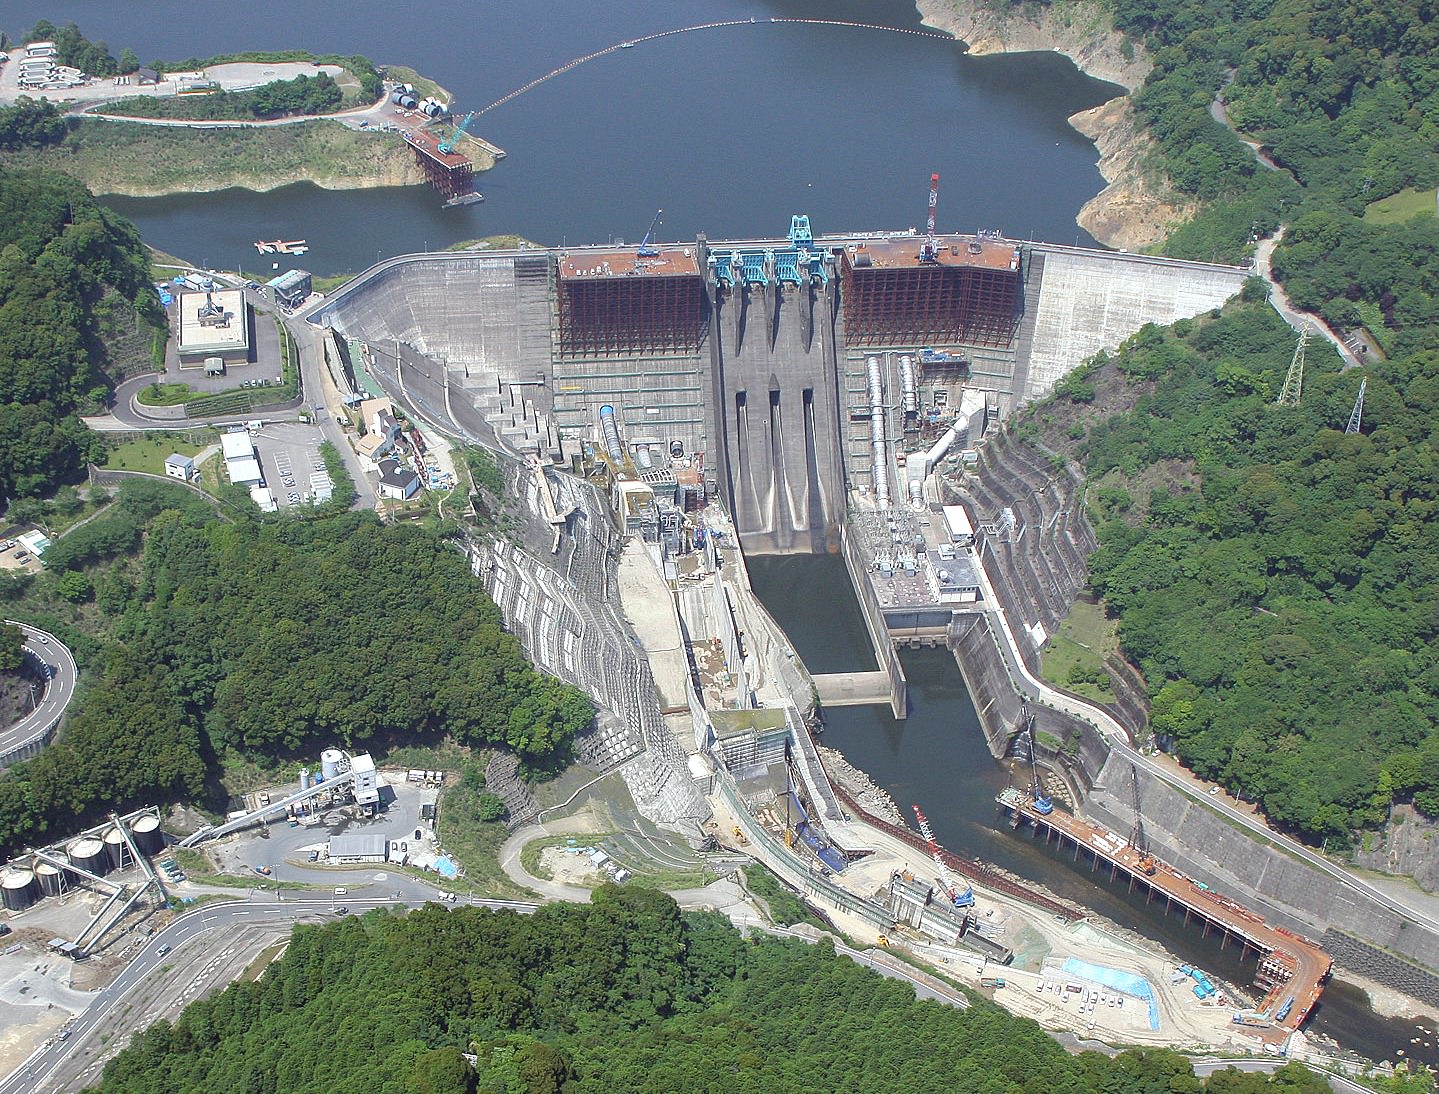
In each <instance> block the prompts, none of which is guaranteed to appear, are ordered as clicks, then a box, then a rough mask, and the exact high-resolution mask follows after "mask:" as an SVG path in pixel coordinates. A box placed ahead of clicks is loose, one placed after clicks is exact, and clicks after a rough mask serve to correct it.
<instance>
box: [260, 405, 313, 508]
mask: <svg viewBox="0 0 1439 1094" xmlns="http://www.w3.org/2000/svg"><path fill="white" fill-rule="evenodd" d="M323 439H324V438H323V436H322V434H321V433H320V428H319V426H315V425H308V424H306V423H304V422H272V423H270V424H269V425H266V426H264V427H262V428H261V429H260V431H259V433H257V434H256V435H255V447H256V449H257V450H258V451H259V453H260V470H261V471H262V472H263V473H264V475H265V485H266V486H268V487H269V488H270V492H271V493H272V494H274V495H275V501H276V502H277V503H278V504H279V505H280V507H281V508H290V507H293V506H296V505H307V504H309V502H310V501H311V499H312V498H313V497H314V493H315V491H314V489H313V487H311V485H310V476H311V475H312V474H314V473H315V472H316V471H323V470H325V461H324V459H323V458H322V457H321V456H320V442H321V441H322V440H323Z"/></svg>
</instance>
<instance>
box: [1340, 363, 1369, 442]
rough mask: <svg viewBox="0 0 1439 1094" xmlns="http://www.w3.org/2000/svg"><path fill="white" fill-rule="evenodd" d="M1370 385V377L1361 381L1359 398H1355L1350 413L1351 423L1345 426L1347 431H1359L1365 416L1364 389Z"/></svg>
mask: <svg viewBox="0 0 1439 1094" xmlns="http://www.w3.org/2000/svg"><path fill="white" fill-rule="evenodd" d="M1368 386H1369V377H1367V376H1366V377H1364V379H1362V380H1360V381H1359V398H1357V399H1355V400H1354V409H1353V410H1352V411H1351V412H1350V414H1349V424H1348V425H1346V426H1345V427H1344V432H1345V433H1358V432H1359V422H1360V420H1361V419H1362V418H1363V417H1364V389H1365V388H1366V387H1368Z"/></svg>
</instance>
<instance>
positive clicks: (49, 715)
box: [0, 619, 76, 770]
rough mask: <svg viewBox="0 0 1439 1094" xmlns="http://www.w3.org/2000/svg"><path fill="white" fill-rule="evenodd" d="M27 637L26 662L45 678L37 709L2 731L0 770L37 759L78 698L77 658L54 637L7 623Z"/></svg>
mask: <svg viewBox="0 0 1439 1094" xmlns="http://www.w3.org/2000/svg"><path fill="white" fill-rule="evenodd" d="M5 622H6V623H8V624H10V625H11V626H15V627H19V628H20V630H21V631H22V632H23V633H24V635H25V660H26V662H27V663H28V665H29V667H30V668H31V670H32V671H34V672H36V673H38V674H39V676H40V677H41V680H42V682H41V684H40V686H41V688H42V690H41V691H40V692H39V694H38V696H37V699H36V702H35V707H34V709H33V710H32V711H31V712H30V713H29V714H27V715H26V716H25V717H23V718H21V719H20V720H19V721H18V722H16V723H15V724H14V725H12V726H10V727H9V728H8V729H5V730H0V770H3V769H4V768H6V767H9V766H10V765H11V764H13V763H15V762H17V761H18V760H23V759H25V758H26V757H27V756H33V755H35V753H37V752H39V751H40V750H41V749H42V748H44V747H45V745H47V744H48V743H49V742H50V738H51V737H52V736H53V735H54V732H55V730H56V728H57V727H58V726H59V725H60V720H61V718H63V717H64V715H65V709H66V707H68V706H69V705H70V700H71V699H73V698H74V697H75V676H76V668H75V657H74V655H73V654H71V652H70V650H69V649H68V648H67V647H66V646H65V645H64V644H63V643H62V642H61V641H60V640H59V639H58V638H56V637H55V636H54V635H53V634H50V633H49V632H48V631H42V630H40V629H39V628H38V627H32V626H30V625H29V624H27V623H19V622H16V621H15V620H13V619H7V620H5Z"/></svg>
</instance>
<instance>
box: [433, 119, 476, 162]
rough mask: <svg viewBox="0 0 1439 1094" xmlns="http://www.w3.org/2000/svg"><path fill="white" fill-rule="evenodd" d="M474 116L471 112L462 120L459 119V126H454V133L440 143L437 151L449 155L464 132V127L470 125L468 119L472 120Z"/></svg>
mask: <svg viewBox="0 0 1439 1094" xmlns="http://www.w3.org/2000/svg"><path fill="white" fill-rule="evenodd" d="M474 116H475V112H474V111H473V110H471V111H470V112H469V113H468V114H466V115H465V116H464V117H463V118H461V119H460V124H459V125H457V126H455V131H454V133H452V134H451V135H450V136H449V137H448V138H446V139H445V140H443V141H441V142H440V148H439V150H440V151H441V152H442V153H444V154H445V155H449V154H450V153H451V152H453V151H454V150H455V143H456V142H457V141H458V140H459V139H460V134H461V133H463V132H464V131H465V127H466V126H468V125H469V124H470V119H472V118H473V117H474Z"/></svg>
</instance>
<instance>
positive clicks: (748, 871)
mask: <svg viewBox="0 0 1439 1094" xmlns="http://www.w3.org/2000/svg"><path fill="white" fill-rule="evenodd" d="M741 872H742V873H743V874H744V880H745V887H746V888H748V889H749V891H750V892H751V893H753V894H754V895H755V896H757V897H759V899H760V900H763V901H764V902H765V905H766V906H767V907H768V908H769V915H770V918H771V919H772V920H774V921H775V922H776V923H778V924H780V925H781V926H785V927H792V926H794V924H796V923H813V924H814V925H815V926H816V927H827V924H826V923H825V922H824V921H823V920H822V919H820V918H819V917H818V916H816V915H815V914H814V913H813V912H811V911H810V910H809V908H808V907H806V905H805V903H804V901H802V900H800V898H799V897H797V896H795V895H794V893H792V892H790V891H789V890H788V889H786V888H785V886H784V884H783V883H782V882H781V881H780V880H779V878H777V877H775V876H774V874H772V873H771V872H770V871H769V869H768V868H766V867H764V866H761V865H759V864H755V865H754V866H746V867H745V868H744V870H743V871H741Z"/></svg>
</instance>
